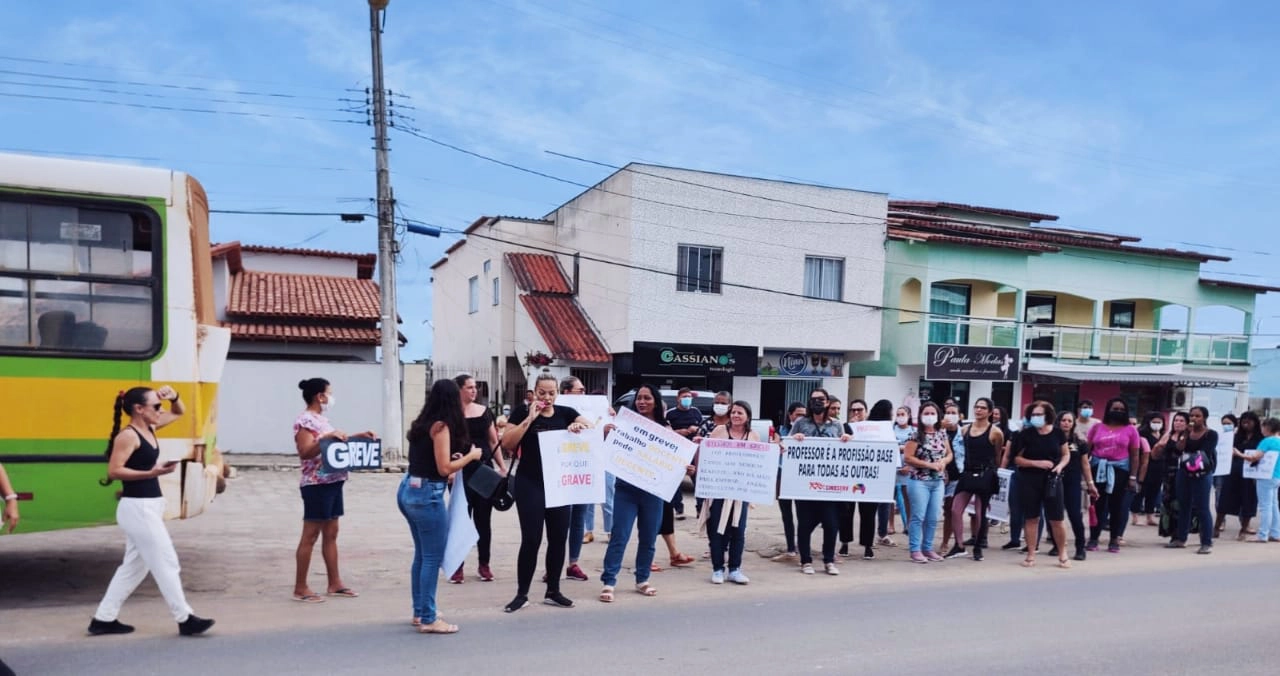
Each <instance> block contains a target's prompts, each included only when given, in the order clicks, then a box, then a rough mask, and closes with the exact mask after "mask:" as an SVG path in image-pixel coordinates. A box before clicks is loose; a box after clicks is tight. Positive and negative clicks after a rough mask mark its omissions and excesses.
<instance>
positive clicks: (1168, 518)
mask: <svg viewBox="0 0 1280 676" xmlns="http://www.w3.org/2000/svg"><path fill="white" fill-rule="evenodd" d="M1190 422H1191V418H1190V417H1189V416H1188V415H1187V414H1186V413H1185V412H1183V411H1175V412H1174V414H1173V415H1172V416H1170V418H1169V424H1168V426H1166V427H1165V428H1164V434H1163V435H1162V436H1161V437H1160V439H1159V440H1158V441H1156V443H1155V445H1154V446H1152V447H1151V461H1152V463H1157V462H1158V463H1162V464H1163V465H1164V477H1163V481H1162V482H1161V485H1160V519H1159V520H1158V521H1157V526H1158V529H1157V531H1156V532H1157V533H1159V535H1160V537H1162V538H1172V537H1174V535H1175V534H1176V533H1177V532H1178V512H1179V509H1178V497H1177V496H1178V491H1177V478H1178V449H1177V443H1178V440H1179V439H1181V438H1182V437H1183V436H1184V435H1186V433H1187V429H1188V428H1189V426H1190ZM1148 475H1150V470H1149V469H1148Z"/></svg>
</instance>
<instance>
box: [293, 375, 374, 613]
mask: <svg viewBox="0 0 1280 676" xmlns="http://www.w3.org/2000/svg"><path fill="white" fill-rule="evenodd" d="M298 389H300V390H302V400H303V402H305V403H306V405H307V408H306V410H304V411H303V412H302V413H301V414H300V415H299V416H298V418H297V420H294V421H293V442H294V445H295V446H296V447H297V450H298V457H299V458H300V459H301V467H302V480H301V481H300V482H299V486H300V491H301V493H302V539H301V540H300V541H299V542H298V550H297V553H296V557H295V558H296V559H297V561H296V563H297V574H296V576H295V578H294V585H293V600H295V601H301V602H303V603H323V602H324V598H323V597H321V596H320V595H318V594H316V593H314V592H313V591H311V587H310V586H309V585H308V584H307V573H308V572H309V571H310V570H311V553H312V551H313V550H314V549H315V545H316V540H321V543H320V554H321V556H323V557H324V569H325V573H326V574H327V575H328V578H329V586H328V595H329V596H336V597H347V598H355V597H357V596H359V594H357V593H356V592H354V591H352V590H351V588H350V587H347V585H345V584H343V582H342V576H341V575H340V574H339V573H338V519H339V517H341V516H342V515H343V504H342V488H343V484H345V483H346V481H347V473H346V472H325V471H324V460H323V459H322V458H321V457H320V450H321V446H322V442H323V441H324V440H325V439H330V438H332V439H339V440H342V441H346V440H347V435H346V434H345V433H344V432H342V431H341V430H338V429H334V427H333V425H332V424H331V423H330V422H329V418H328V415H329V413H330V412H331V411H332V410H333V405H334V396H333V388H332V387H330V385H329V381H327V380H325V379H324V378H309V379H307V380H304V381H302V382H300V383H298ZM360 436H369V437H374V436H376V435H375V434H374V433H373V432H365V433H364V434H363V435H360Z"/></svg>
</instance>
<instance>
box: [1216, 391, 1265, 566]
mask: <svg viewBox="0 0 1280 676" xmlns="http://www.w3.org/2000/svg"><path fill="white" fill-rule="evenodd" d="M1223 422H1224V423H1225V422H1226V417H1225V416H1224V417H1223ZM1260 443H1262V421H1261V420H1260V419H1259V418H1258V414H1257V413H1254V412H1253V411H1245V412H1244V413H1241V414H1240V420H1239V422H1238V426H1237V427H1236V430H1235V436H1234V439H1233V441H1232V443H1231V473H1230V474H1228V475H1226V476H1224V477H1222V492H1220V493H1219V494H1218V517H1217V522H1216V523H1215V524H1214V526H1213V536H1214V537H1215V538H1216V537H1221V536H1222V529H1223V528H1224V527H1225V526H1226V521H1227V515H1228V514H1230V515H1232V516H1236V517H1239V518H1240V533H1239V534H1238V535H1236V539H1237V540H1240V541H1244V540H1245V538H1247V537H1248V536H1250V535H1252V534H1253V533H1254V532H1255V531H1254V530H1251V529H1250V528H1249V522H1250V521H1251V520H1253V517H1254V515H1255V514H1257V513H1258V490H1257V488H1256V487H1255V486H1254V481H1253V479H1246V478H1244V461H1245V458H1244V454H1245V453H1246V452H1248V451H1252V450H1255V449H1257V448H1258V444H1260Z"/></svg>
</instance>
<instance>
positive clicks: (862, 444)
mask: <svg viewBox="0 0 1280 676" xmlns="http://www.w3.org/2000/svg"><path fill="white" fill-rule="evenodd" d="M782 448H783V451H782V486H781V491H780V494H779V496H780V497H782V498H783V499H787V500H829V501H836V502H893V484H894V475H895V473H896V472H897V470H898V442H896V441H848V442H841V441H840V440H839V439H830V438H820V437H809V438H807V439H805V440H804V441H796V440H795V439H784V440H783V443H782Z"/></svg>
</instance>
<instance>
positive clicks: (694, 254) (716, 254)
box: [676, 244, 724, 293]
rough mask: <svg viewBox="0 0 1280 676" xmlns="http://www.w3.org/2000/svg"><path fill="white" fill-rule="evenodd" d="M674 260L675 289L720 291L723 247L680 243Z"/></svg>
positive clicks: (695, 291) (705, 291)
mask: <svg viewBox="0 0 1280 676" xmlns="http://www.w3.org/2000/svg"><path fill="white" fill-rule="evenodd" d="M677 255H678V258H677V260H676V291H690V292H693V293H720V275H721V267H722V259H723V257H724V249H721V248H720V247H712V246H694V245H691V244H681V245H680V248H679V253H678V254H677Z"/></svg>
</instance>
